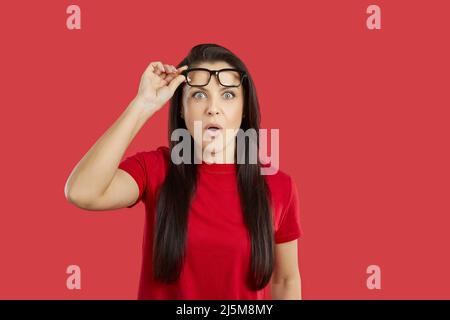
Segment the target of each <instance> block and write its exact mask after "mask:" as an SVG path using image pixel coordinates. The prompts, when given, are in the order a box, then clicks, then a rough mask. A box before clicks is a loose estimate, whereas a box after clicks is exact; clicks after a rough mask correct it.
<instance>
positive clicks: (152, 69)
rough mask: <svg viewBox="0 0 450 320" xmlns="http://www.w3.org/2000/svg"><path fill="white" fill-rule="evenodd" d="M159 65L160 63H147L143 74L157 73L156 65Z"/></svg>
mask: <svg viewBox="0 0 450 320" xmlns="http://www.w3.org/2000/svg"><path fill="white" fill-rule="evenodd" d="M159 63H161V62H160V61H152V62H150V63H149V65H148V66H147V68H146V69H145V72H147V73H148V72H152V73H158V69H159V67H158V64H159Z"/></svg>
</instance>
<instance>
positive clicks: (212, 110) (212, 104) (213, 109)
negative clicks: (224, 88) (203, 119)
mask: <svg viewBox="0 0 450 320" xmlns="http://www.w3.org/2000/svg"><path fill="white" fill-rule="evenodd" d="M206 113H207V114H208V115H210V116H211V115H216V114H219V108H218V107H217V102H216V99H215V98H212V99H211V100H210V101H209V103H208V108H207V109H206Z"/></svg>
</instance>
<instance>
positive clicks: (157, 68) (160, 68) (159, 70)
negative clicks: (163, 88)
mask: <svg viewBox="0 0 450 320" xmlns="http://www.w3.org/2000/svg"><path fill="white" fill-rule="evenodd" d="M151 65H152V66H153V67H154V68H153V72H154V73H156V74H157V75H160V74H161V73H163V72H164V66H163V64H162V62H161V61H155V62H152V63H151Z"/></svg>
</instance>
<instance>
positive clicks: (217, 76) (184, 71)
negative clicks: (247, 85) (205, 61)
mask: <svg viewBox="0 0 450 320" xmlns="http://www.w3.org/2000/svg"><path fill="white" fill-rule="evenodd" d="M195 70H203V71H208V72H209V78H208V82H207V83H206V84H204V85H198V84H196V85H192V84H190V83H189V81H188V80H187V75H188V73H189V72H190V71H195ZM222 71H236V72H238V73H239V75H240V78H241V81H240V82H239V84H238V85H235V86H228V85H224V84H222V82H220V79H219V72H222ZM181 74H182V75H184V76H185V77H186V83H187V84H188V85H189V86H191V87H197V88H198V87H204V86H207V85H208V84H209V82H210V81H211V75H212V74H214V75H215V76H216V79H217V81H218V82H219V83H220V84H221V85H222V86H224V87H227V88H238V87H240V86H241V84H242V82H243V81H244V78H245V77H247V73H246V72H245V71H243V70H240V69H236V68H224V69H218V70H209V69H206V68H190V69H186V70H183V71H182V72H181Z"/></svg>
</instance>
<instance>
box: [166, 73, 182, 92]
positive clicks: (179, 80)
mask: <svg viewBox="0 0 450 320" xmlns="http://www.w3.org/2000/svg"><path fill="white" fill-rule="evenodd" d="M184 81H186V77H185V76H183V75H182V74H180V75H179V76H177V77H176V78H175V79H173V80H172V81H170V83H169V85H168V86H169V88H170V91H171V92H175V90H176V89H177V87H178V86H179V85H180V84H181V83H183V82H184Z"/></svg>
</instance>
